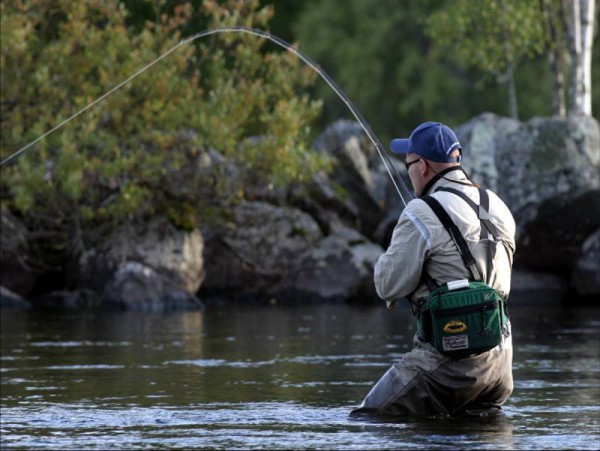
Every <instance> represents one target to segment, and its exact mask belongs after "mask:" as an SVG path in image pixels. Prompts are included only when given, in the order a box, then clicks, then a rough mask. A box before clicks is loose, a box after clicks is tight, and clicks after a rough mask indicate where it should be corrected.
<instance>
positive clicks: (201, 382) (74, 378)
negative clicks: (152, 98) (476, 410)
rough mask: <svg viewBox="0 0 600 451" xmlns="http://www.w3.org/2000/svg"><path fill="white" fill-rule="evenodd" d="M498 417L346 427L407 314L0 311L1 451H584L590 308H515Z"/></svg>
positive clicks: (595, 374)
mask: <svg viewBox="0 0 600 451" xmlns="http://www.w3.org/2000/svg"><path fill="white" fill-rule="evenodd" d="M511 314H512V321H513V326H514V334H515V337H514V342H515V365H514V372H515V391H514V394H513V396H512V397H511V399H510V400H509V402H508V403H507V405H506V407H505V415H502V416H499V417H494V418H482V419H472V418H470V419H468V420H461V419H448V418H433V419H432V418H425V419H423V418H420V419H416V420H415V419H406V420H403V421H401V422H398V421H396V422H383V423H382V422H377V423H368V422H356V421H350V420H349V419H348V418H347V415H348V413H349V411H350V410H351V408H353V407H355V406H356V405H357V404H358V403H359V402H360V401H361V400H362V398H363V397H364V395H365V393H366V392H367V391H368V390H369V389H370V387H371V386H372V384H373V383H374V382H375V381H376V380H378V378H379V377H380V376H381V374H382V373H383V372H384V371H385V370H386V369H387V368H388V366H389V365H390V363H391V362H393V361H394V360H396V359H397V358H398V357H399V356H400V355H401V354H402V353H403V352H404V351H405V350H407V349H409V347H410V345H411V340H412V335H413V334H414V329H413V325H412V322H411V321H407V318H408V315H409V313H408V310H403V309H398V310H395V311H393V312H388V311H386V310H385V309H383V308H366V307H357V306H339V305H338V306H331V305H330V306H307V307H290V308H284V307H280V306H278V307H274V306H262V307H250V306H247V307H236V308H227V309H225V308H219V309H210V308H209V309H207V310H205V311H203V312H190V313H170V314H146V315H144V314H140V313H123V314H102V315H101V314H82V315H75V314H63V315H58V314H52V313H48V312H30V313H23V312H2V315H1V339H2V340H1V351H2V352H1V356H0V364H1V373H0V376H1V382H2V390H1V403H2V416H1V417H0V421H1V428H2V430H1V432H2V447H3V448H10V447H20V448H29V447H38V448H52V449H54V448H57V447H61V446H62V447H66V448H83V447H96V448H104V449H106V448H121V449H122V448H124V447H142V446H144V447H159V448H160V447H162V448H164V447H179V448H183V447H195V448H202V447H209V448H228V449H229V448H244V449H246V448H253V447H257V448H269V447H271V448H306V447H310V448H327V449H331V448H343V449H353V448H354V449H382V448H423V447H425V448H428V449H429V448H452V449H455V448H457V447H458V448H464V449H469V448H470V449H528V448H532V447H535V448H547V449H563V448H580V449H597V443H598V440H599V423H600V408H599V402H600V385H599V381H600V363H599V359H598V355H599V353H600V343H599V341H598V339H597V331H598V326H599V325H600V321H599V317H600V315H599V313H598V311H596V310H575V311H566V310H562V309H556V308H555V309H548V308H544V309H541V308H533V309H531V308H513V309H512V311H511Z"/></svg>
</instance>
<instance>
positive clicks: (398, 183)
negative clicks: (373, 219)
mask: <svg viewBox="0 0 600 451" xmlns="http://www.w3.org/2000/svg"><path fill="white" fill-rule="evenodd" d="M216 33H247V34H250V35H254V36H258V37H261V38H265V39H268V40H269V41H271V42H274V43H275V44H277V45H279V46H280V47H283V48H284V49H286V50H287V51H289V52H291V53H293V54H294V55H296V56H297V57H298V58H300V59H301V60H302V61H304V63H306V64H308V65H309V66H310V67H311V68H312V69H313V70H314V71H315V72H316V73H317V74H319V76H320V77H321V78H322V79H323V80H325V82H326V83H327V84H328V85H329V87H330V88H331V89H333V91H334V92H335V93H336V94H337V96H338V97H339V98H340V99H341V100H342V101H343V102H344V104H345V105H346V106H347V107H348V109H349V110H350V112H351V113H352V115H353V116H354V118H355V119H356V120H357V121H358V123H359V124H360V126H361V127H362V129H363V130H364V132H365V133H366V134H367V136H368V137H369V139H370V140H371V142H372V143H373V145H374V146H375V149H377V152H378V154H379V156H380V157H381V160H382V161H383V164H384V166H385V169H386V171H387V173H388V175H389V176H390V178H391V180H392V183H393V185H394V188H396V191H397V192H398V195H399V196H400V199H401V200H402V202H403V203H404V205H405V206H406V204H407V203H408V202H409V201H410V200H411V199H412V198H413V195H412V192H411V191H410V190H409V189H408V188H407V186H406V184H405V183H404V181H403V180H402V177H401V176H400V173H399V172H398V168H397V167H396V166H395V165H394V164H393V162H392V160H391V159H390V157H389V155H387V153H386V152H385V150H384V147H383V146H382V144H381V142H380V141H379V139H378V138H377V136H376V135H375V133H373V130H371V127H370V126H369V124H368V123H367V121H366V120H365V118H364V117H363V116H362V114H361V113H360V111H358V109H357V108H356V107H355V106H354V104H353V103H352V102H351V101H350V99H349V98H348V96H346V94H345V93H344V92H343V91H342V89H341V88H340V87H339V86H338V85H337V83H336V82H335V81H334V80H333V79H332V78H331V77H330V76H329V75H328V74H327V73H326V72H325V71H324V70H323V69H321V67H320V66H319V65H318V64H316V63H315V62H314V61H313V60H311V59H310V58H309V57H307V56H306V55H304V54H303V53H301V52H300V51H299V50H298V49H296V48H294V47H293V46H292V45H291V44H289V43H288V42H286V41H284V40H283V39H281V38H279V37H277V36H275V35H272V34H270V33H268V32H264V31H261V30H257V29H255V28H248V27H241V26H234V27H219V28H213V29H210V30H205V31H201V32H200V33H197V34H195V35H193V36H190V37H189V38H186V39H183V40H182V41H180V42H179V44H177V45H175V46H174V47H172V48H171V49H169V50H167V51H166V52H165V53H163V54H162V55H160V56H159V57H158V58H156V59H155V60H153V61H151V62H150V63H148V64H147V65H145V66H144V67H142V68H141V69H140V70H138V71H137V72H135V73H134V74H133V75H131V76H130V77H129V78H127V79H125V80H124V81H122V82H121V83H119V84H118V85H116V86H115V87H114V88H112V89H111V90H110V91H107V92H106V93H104V94H103V95H101V96H100V97H98V98H97V99H96V100H94V101H93V102H91V103H90V104H88V105H87V106H86V107H84V108H82V109H81V110H79V111H78V112H76V113H75V114H73V115H72V116H69V117H68V118H67V119H65V120H64V121H62V122H61V123H60V124H58V125H56V126H55V127H54V128H52V129H51V130H49V131H47V132H46V133H44V134H43V135H41V136H40V137H38V138H37V139H35V140H34V141H32V142H30V143H29V144H27V145H26V146H24V147H22V148H21V149H19V150H17V151H16V152H15V153H13V154H12V155H10V156H8V157H7V158H5V159H4V160H2V161H0V166H2V165H4V164H5V163H8V162H9V161H11V160H12V159H13V158H16V157H17V156H19V155H21V154H22V153H23V152H25V151H26V150H27V149H28V148H30V147H31V146H33V145H34V144H35V143H37V142H39V141H41V140H42V139H44V138H45V137H46V136H48V135H50V134H51V133H53V132H55V131H56V130H58V129H59V128H61V127H63V126H64V125H65V124H67V123H68V122H70V121H72V120H73V119H75V118H76V117H77V116H79V115H80V114H82V113H84V112H85V111H87V110H89V109H90V108H92V107H93V106H94V105H96V104H97V103H99V102H101V101H102V100H104V99H105V98H107V97H108V96H109V95H111V94H113V93H114V92H115V91H117V90H119V89H120V88H122V87H123V86H124V85H126V84H127V83H129V82H130V81H131V80H133V79H134V78H136V77H137V76H138V75H140V74H142V73H143V72H145V71H146V70H148V69H150V68H151V67H152V66H154V65H155V64H156V63H158V62H159V61H161V60H162V59H164V58H165V57H167V56H168V55H170V54H171V53H173V52H174V51H175V50H177V49H178V48H179V47H182V46H184V45H187V44H189V43H191V42H193V41H195V40H197V39H200V38H203V37H205V36H209V35H212V34H216ZM392 171H393V173H392ZM394 175H395V176H396V177H394Z"/></svg>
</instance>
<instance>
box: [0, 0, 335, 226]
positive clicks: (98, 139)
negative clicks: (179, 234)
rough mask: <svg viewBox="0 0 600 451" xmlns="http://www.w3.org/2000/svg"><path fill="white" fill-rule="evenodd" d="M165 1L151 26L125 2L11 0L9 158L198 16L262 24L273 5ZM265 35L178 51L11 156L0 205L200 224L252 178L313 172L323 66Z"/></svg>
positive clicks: (5, 10)
mask: <svg viewBox="0 0 600 451" xmlns="http://www.w3.org/2000/svg"><path fill="white" fill-rule="evenodd" d="M139 3H143V2H139ZM139 3H138V4H139ZM166 3H167V2H162V3H159V4H158V7H157V9H155V11H156V12H157V13H160V14H156V20H155V21H146V22H145V23H143V24H142V23H140V21H139V20H138V21H135V20H131V18H130V16H129V13H128V10H127V9H126V7H125V6H124V5H125V4H123V3H119V2H118V1H116V0H110V1H107V0H85V1H78V2H72V1H70V0H52V1H48V0H31V1H27V2H22V1H18V0H12V1H3V2H2V3H1V4H0V5H1V8H2V9H1V13H2V18H1V20H2V23H1V33H2V35H1V38H2V39H1V45H2V49H1V50H2V52H1V91H2V94H1V95H2V104H1V105H2V109H1V116H2V124H1V134H0V140H1V154H2V157H3V158H5V157H7V156H8V155H10V154H11V153H12V152H14V151H15V150H17V149H19V148H20V147H21V146H23V145H25V144H26V143H28V142H30V141H32V140H33V139H35V138H37V137H38V136H40V135H41V134H43V133H44V132H46V131H48V130H49V129H51V128H52V127H53V126H55V125H57V124H58V123H60V122H61V121H63V120H65V119H66V118H68V117H69V116H71V115H72V114H73V113H75V112H76V111H78V110H79V109H81V108H83V107H84V106H86V105H88V104H89V103H90V102H91V101H93V100H94V99H96V98H98V97H99V96H100V95H102V94H103V93H105V92H107V91H108V90H109V89H111V88H113V87H114V86H115V85H117V84H118V83H120V82H121V81H123V80H125V79H127V78H128V77H129V76H131V75H132V74H133V73H135V72H136V71H137V70H139V69H140V68H141V67H143V66H145V65H146V64H148V63H149V62H151V61H152V60H154V59H155V58H156V57H158V56H159V55H161V54H163V53H164V52H166V51H167V50H169V49H171V48H172V47H174V46H175V45H177V44H178V43H179V42H180V41H181V40H182V33H181V30H182V29H184V28H185V29H186V30H188V29H189V28H190V24H192V23H194V20H195V19H198V15H201V17H202V20H198V23H207V24H208V26H209V27H218V26H225V25H245V26H251V27H257V28H263V29H265V28H267V27H268V22H269V20H270V19H271V17H272V14H273V11H272V8H271V7H268V6H267V7H260V5H259V2H258V0H249V1H245V2H240V1H233V0H231V1H226V2H217V1H213V0H206V1H204V2H203V3H202V5H200V6H198V5H197V4H196V7H194V6H193V5H190V4H187V3H186V4H169V5H166ZM171 3H172V2H171ZM167 6H168V7H169V11H168V12H169V13H168V14H167V13H162V12H161V11H163V9H164V10H166V8H167ZM161 8H163V9H161ZM203 28H204V27H203ZM201 29H202V28H199V29H197V30H196V32H198V31H201ZM264 44H265V42H264V41H263V40H261V39H258V38H256V37H254V36H248V35H239V34H235V35H234V34H227V35H213V37H211V38H210V39H205V40H203V41H197V42H195V43H194V44H189V45H186V46H182V47H180V48H178V49H177V50H176V51H175V52H173V53H172V54H170V55H169V56H168V57H167V58H165V59H164V60H162V61H160V62H159V63H158V64H156V65H155V66H153V67H152V68H151V69H150V70H148V71H146V72H144V73H143V74H142V75H140V76H139V77H137V78H136V79H134V80H133V81H132V82H130V83H128V84H127V85H126V86H124V87H123V88H122V89H120V90H119V91H117V92H116V93H115V94H113V95H111V96H109V97H108V98H107V99H106V100H104V101H103V102H101V103H100V104H98V105H97V106H95V107H93V108H92V109H90V110H88V111H87V112H86V113H84V114H82V115H81V116H79V117H77V118H76V119H74V120H73V121H71V122H70V123H69V124H67V125H66V126H65V127H63V128H61V129H60V130H59V131H57V132H55V133H53V134H51V135H49V136H48V137H47V138H46V139H43V140H42V141H40V142H39V143H38V144H36V146H35V147H33V148H30V149H29V150H28V151H27V152H25V153H24V154H23V155H22V156H21V157H19V159H18V160H17V161H16V164H10V165H5V166H3V167H2V181H1V184H2V203H3V204H4V205H7V206H9V207H11V208H13V209H17V210H19V211H20V212H21V214H22V215H23V216H24V218H25V219H26V220H27V221H28V222H29V224H30V225H32V224H33V225H35V226H36V227H40V228H56V229H62V230H66V229H67V228H68V227H71V224H77V226H78V227H79V226H80V225H81V226H82V227H83V228H84V229H86V228H94V227H102V228H106V227H108V228H109V229H110V227H113V226H114V225H116V224H119V223H121V222H125V221H133V220H140V219H144V218H146V217H148V216H150V215H155V214H159V213H165V214H167V215H168V216H169V217H170V218H171V219H172V220H173V221H174V222H175V223H177V224H179V225H180V226H182V227H185V228H191V227H193V226H194V225H195V224H196V223H197V221H198V220H199V219H201V218H199V216H201V215H202V213H203V212H206V211H215V209H217V210H218V209H219V208H226V206H227V204H228V202H231V201H233V200H235V199H237V198H239V197H240V196H243V193H244V189H245V187H246V186H247V185H248V184H259V185H261V186H267V185H269V184H273V185H275V186H286V185H288V184H291V183H296V182H302V181H305V180H306V179H307V178H308V177H309V176H310V174H311V172H312V171H315V170H318V169H320V168H322V167H324V161H323V159H322V157H320V156H318V155H317V154H316V152H314V151H313V150H312V149H311V148H310V147H309V145H308V140H309V137H310V123H311V121H313V120H314V118H315V117H316V116H317V115H318V113H319V111H320V103H319V102H315V101H313V100H311V99H310V97H309V96H308V94H307V92H308V88H309V87H310V86H311V85H312V83H313V82H314V80H315V75H314V74H313V73H312V72H311V71H310V70H308V69H307V68H305V67H304V65H303V64H302V63H301V62H300V61H298V59H297V58H295V57H294V56H293V55H291V54H290V53H289V52H284V51H281V50H280V49H279V48H277V49H275V51H274V50H272V49H268V48H265V45H264ZM209 149H216V150H217V151H218V152H219V153H220V154H221V157H219V158H214V152H213V153H212V154H210V152H209ZM209 154H210V155H213V157H209ZM232 167H233V168H235V171H236V172H235V173H236V177H234V178H232V177H229V178H227V177H225V173H226V172H227V171H229V172H231V168H232Z"/></svg>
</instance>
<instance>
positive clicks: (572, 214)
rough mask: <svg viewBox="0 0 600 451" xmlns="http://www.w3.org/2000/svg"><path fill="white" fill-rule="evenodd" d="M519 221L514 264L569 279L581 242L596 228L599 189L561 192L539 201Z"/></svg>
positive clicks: (599, 219)
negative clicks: (524, 219) (528, 217)
mask: <svg viewBox="0 0 600 451" xmlns="http://www.w3.org/2000/svg"><path fill="white" fill-rule="evenodd" d="M536 210H537V214H536V216H535V217H534V218H533V219H531V220H530V221H528V222H527V223H525V224H523V225H522V226H521V227H522V229H521V233H520V239H519V241H518V242H517V252H516V254H515V264H517V265H518V266H524V267H527V268H530V269H533V270H536V271H547V272H554V273H557V274H560V275H561V276H563V277H565V279H567V280H568V279H570V277H571V273H572V272H573V270H574V268H575V266H576V265H577V261H578V259H579V257H580V254H581V249H582V246H583V243H584V242H585V240H586V239H588V237H590V236H591V235H592V234H593V233H594V232H595V231H596V230H598V229H599V228H600V190H591V191H586V192H584V193H581V194H577V193H565V194H561V195H557V196H555V197H552V198H550V199H547V200H545V201H544V202H541V203H540V205H539V206H537V208H536Z"/></svg>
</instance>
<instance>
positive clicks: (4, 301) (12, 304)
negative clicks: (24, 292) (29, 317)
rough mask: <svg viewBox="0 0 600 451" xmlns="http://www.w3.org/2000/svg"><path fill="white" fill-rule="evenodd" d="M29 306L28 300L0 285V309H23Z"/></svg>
mask: <svg viewBox="0 0 600 451" xmlns="http://www.w3.org/2000/svg"><path fill="white" fill-rule="evenodd" d="M29 308H31V303H30V302H29V301H28V300H26V299H25V298H23V297H21V296H19V295H18V294H17V293H13V292H12V291H10V290H9V289H8V288H6V287H4V286H1V285H0V309H20V310H24V309H29Z"/></svg>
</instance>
